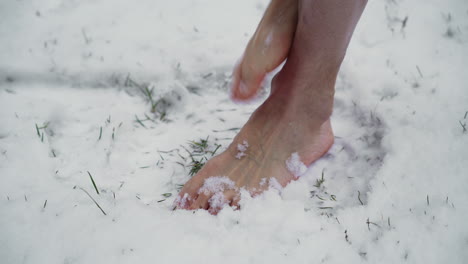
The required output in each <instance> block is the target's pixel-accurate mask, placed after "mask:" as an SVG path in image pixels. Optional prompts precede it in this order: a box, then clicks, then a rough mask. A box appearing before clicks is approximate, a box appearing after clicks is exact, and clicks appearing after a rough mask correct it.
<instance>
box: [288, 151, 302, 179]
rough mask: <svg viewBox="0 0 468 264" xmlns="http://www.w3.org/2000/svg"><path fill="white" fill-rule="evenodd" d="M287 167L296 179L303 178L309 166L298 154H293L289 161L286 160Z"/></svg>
mask: <svg viewBox="0 0 468 264" xmlns="http://www.w3.org/2000/svg"><path fill="white" fill-rule="evenodd" d="M286 167H287V168H288V171H289V172H291V173H292V174H293V175H294V177H296V178H299V177H301V176H302V175H303V174H304V173H305V172H306V171H307V166H306V165H305V164H304V163H302V161H301V157H300V156H299V154H298V153H297V152H294V153H292V154H291V156H290V157H289V159H288V160H286Z"/></svg>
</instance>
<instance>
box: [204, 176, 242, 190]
mask: <svg viewBox="0 0 468 264" xmlns="http://www.w3.org/2000/svg"><path fill="white" fill-rule="evenodd" d="M235 189H237V187H236V184H235V183H234V182H233V181H232V180H231V179H229V178H228V177H226V176H215V177H209V178H206V179H205V181H204V182H203V185H202V187H201V188H200V190H198V193H203V194H205V195H209V194H214V193H219V192H221V193H222V192H224V191H226V190H235Z"/></svg>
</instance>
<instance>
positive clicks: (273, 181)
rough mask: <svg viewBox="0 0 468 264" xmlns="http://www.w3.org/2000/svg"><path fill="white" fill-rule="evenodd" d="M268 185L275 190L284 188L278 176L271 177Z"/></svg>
mask: <svg viewBox="0 0 468 264" xmlns="http://www.w3.org/2000/svg"><path fill="white" fill-rule="evenodd" d="M268 187H269V188H270V189H274V190H277V191H281V190H283V186H281V184H280V183H279V182H278V180H277V179H276V178H274V177H271V178H270V179H269V180H268Z"/></svg>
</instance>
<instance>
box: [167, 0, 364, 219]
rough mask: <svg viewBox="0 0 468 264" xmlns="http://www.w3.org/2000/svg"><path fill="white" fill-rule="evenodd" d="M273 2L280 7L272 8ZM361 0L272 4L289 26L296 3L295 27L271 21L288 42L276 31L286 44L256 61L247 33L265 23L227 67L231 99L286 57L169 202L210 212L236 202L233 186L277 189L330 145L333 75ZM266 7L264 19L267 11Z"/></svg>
mask: <svg viewBox="0 0 468 264" xmlns="http://www.w3.org/2000/svg"><path fill="white" fill-rule="evenodd" d="M275 4H276V5H278V6H281V5H283V4H285V5H286V6H283V7H284V9H276V8H274V7H275ZM365 4H366V0H349V1H342V0H327V1H321V0H316V1H305V0H300V3H297V1H296V0H284V1H281V0H274V1H273V2H272V4H271V5H270V7H269V9H270V8H272V9H271V10H273V11H274V10H276V11H278V10H284V12H286V13H287V14H289V15H288V16H287V17H289V19H286V21H285V22H288V23H292V24H294V23H293V22H292V21H294V19H293V18H294V17H296V16H297V14H296V13H297V12H296V11H294V12H292V11H291V10H293V9H294V8H293V6H296V7H297V8H298V12H299V15H298V17H299V20H298V22H297V27H296V28H295V30H294V28H292V27H291V25H290V24H288V23H286V24H288V25H287V26H284V27H282V25H280V26H278V25H277V26H278V27H276V28H275V27H273V28H275V29H279V28H281V29H283V30H284V31H278V32H283V33H284V32H286V35H288V34H289V36H292V35H294V34H295V35H294V42H291V38H282V37H279V38H278V40H280V42H279V43H281V40H287V41H289V42H287V45H286V44H285V43H286V42H284V43H283V44H284V45H283V44H281V45H279V46H278V47H280V48H278V49H277V50H276V52H277V53H273V54H271V55H272V56H271V57H264V58H260V60H256V59H258V57H256V56H258V50H257V52H253V54H247V53H248V52H250V51H255V48H258V47H261V46H262V45H257V44H255V43H256V41H255V39H256V38H257V37H258V38H259V39H262V35H265V34H264V33H262V32H263V31H262V29H264V28H271V27H262V26H260V27H259V30H257V32H256V34H257V33H258V35H257V36H256V37H255V36H254V38H253V40H252V41H251V42H250V43H249V45H250V47H252V48H249V47H248V48H247V51H246V56H245V57H244V60H242V62H241V64H240V65H239V66H238V67H237V69H236V71H235V74H234V86H233V93H234V94H233V97H234V98H235V99H241V100H242V99H247V98H249V96H252V95H253V94H255V92H256V89H258V84H259V82H260V81H261V80H260V77H261V78H263V76H264V74H265V73H266V72H267V70H266V69H269V68H265V66H266V65H275V64H276V62H277V63H278V64H279V63H281V60H283V59H284V58H285V57H286V56H288V61H287V62H286V64H285V66H284V67H283V69H282V70H281V71H280V72H279V73H278V74H277V75H276V77H275V79H274V80H273V83H272V88H273V89H272V92H271V94H270V96H269V98H268V99H267V100H266V101H265V102H264V103H263V104H262V105H261V106H260V107H259V108H258V109H257V110H256V111H255V113H254V114H253V115H252V116H251V118H250V119H249V121H248V122H247V124H245V126H244V127H243V128H242V129H241V131H240V132H239V134H238V135H237V136H236V137H235V138H234V140H233V143H232V144H231V145H230V146H229V147H228V149H227V150H226V151H225V152H223V153H221V154H220V155H218V156H216V157H215V158H213V159H211V160H210V161H209V162H208V163H207V164H206V165H205V166H204V167H203V168H202V170H200V171H199V173H198V174H197V175H195V176H194V177H193V178H192V179H190V180H189V181H188V182H187V183H186V184H185V186H184V188H183V189H182V190H181V192H180V193H179V196H178V198H177V199H176V202H175V203H176V205H177V206H178V207H179V208H184V209H198V208H204V209H208V210H209V211H210V212H211V213H217V212H218V211H219V210H220V209H221V208H222V207H223V206H224V205H225V204H230V205H234V206H236V205H237V204H238V201H239V199H240V197H239V190H240V189H241V188H244V189H246V190H247V191H249V192H250V193H251V194H253V195H255V194H258V193H261V192H262V191H264V190H265V189H267V188H268V187H274V188H281V187H282V186H285V185H286V184H288V182H290V181H291V180H294V179H297V178H298V177H300V176H301V174H302V173H304V171H305V170H306V166H307V165H310V164H311V163H312V162H314V161H315V160H317V159H318V158H320V157H321V156H322V155H323V154H325V153H326V152H327V151H328V149H329V148H330V147H331V145H332V144H333V133H332V129H331V126H330V115H331V112H332V108H333V96H334V86H335V80H336V76H337V74H338V70H339V67H340V65H341V62H342V60H343V58H344V55H345V53H346V48H347V46H348V43H349V40H350V38H351V35H352V33H353V31H354V27H355V26H356V23H357V21H358V20H359V16H360V15H361V13H362V11H363V9H364V6H365ZM288 6H289V8H287V7H288ZM271 10H270V11H267V13H266V14H265V16H266V17H267V16H268V14H269V12H273V11H271ZM274 13H275V12H273V13H272V14H274ZM273 17H275V16H273ZM263 21H266V22H265V23H266V25H271V23H270V24H269V23H267V22H268V21H269V20H268V19H267V18H265V19H264V20H262V22H261V24H262V23H263ZM294 31H295V33H294ZM267 32H268V31H267ZM274 32H277V31H274ZM267 35H268V34H267ZM273 39H275V38H273ZM263 40H265V38H263ZM251 43H253V44H252V45H251ZM262 43H263V42H262ZM262 43H260V44H262ZM291 43H292V47H291V48H290V46H291ZM275 45H276V44H275ZM275 45H272V46H271V47H276V46H275ZM285 47H287V50H289V48H290V50H289V53H286V54H285V53H284V52H285V51H284V50H286V49H285ZM275 49H276V48H275ZM272 51H274V49H272ZM286 52H287V51H286ZM280 55H281V56H280ZM267 62H268V63H267ZM270 62H271V63H272V64H269V63H270ZM259 65H260V66H263V68H262V67H259ZM276 66H277V65H276ZM276 66H275V67H276ZM257 67H259V68H257ZM252 76H253V77H252ZM241 82H244V84H248V86H247V90H246V91H247V93H243V92H241V91H240V89H239V88H240V87H239V85H240V83H241ZM244 88H245V86H244ZM251 89H252V90H251ZM252 91H255V92H252ZM244 92H245V91H244Z"/></svg>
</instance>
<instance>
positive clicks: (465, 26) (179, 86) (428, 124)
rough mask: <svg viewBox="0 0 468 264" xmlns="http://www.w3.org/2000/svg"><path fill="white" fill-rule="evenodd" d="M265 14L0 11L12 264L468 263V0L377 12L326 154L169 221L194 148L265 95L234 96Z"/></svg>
mask: <svg viewBox="0 0 468 264" xmlns="http://www.w3.org/2000/svg"><path fill="white" fill-rule="evenodd" d="M267 4H268V2H267V1H265V0H259V1H250V0H240V1H227V0H219V1H201V0H195V1H192V0H180V1H162V0H142V1H124V0H96V1H72V0H61V1H59V0H41V1H32V0H22V1H0V37H1V41H0V180H1V182H0V262H1V263H2V264H3V263H5V264H11V263H26V264H28V263H34V264H37V263H75V264H81V263H116V264H118V263H173V264H178V263H236V264H239V263H272V264H274V263H325V264H330V263H350V264H353V263H424V264H426V263H427V264H432V263H434V264H435V263H454V264H458V263H460V264H461V263H466V259H468V251H467V250H466V249H467V245H468V242H467V241H468V226H467V225H466V220H467V219H468V192H467V186H468V174H467V171H468V163H467V160H468V147H467V146H468V132H464V129H463V126H464V124H466V123H468V117H467V116H466V112H467V111H468V90H467V85H466V84H467V83H468V75H467V74H466V69H467V68H468V63H467V59H466V58H468V45H467V44H468V43H467V42H468V13H467V11H468V3H467V1H465V0H448V1H436V0H429V1H422V0H411V1H410V0H396V1H386V0H384V1H369V3H368V6H367V7H366V10H365V12H364V14H363V16H362V18H361V21H360V22H359V25H358V28H357V29H356V32H355V34H354V36H353V39H352V40H351V44H350V47H349V49H348V51H347V55H346V58H345V61H344V62H343V65H342V67H341V69H340V74H339V78H338V80H337V83H336V92H335V103H334V110H333V116H332V120H331V121H332V126H333V130H334V132H335V135H336V136H337V137H338V139H339V140H336V143H335V145H334V146H333V147H332V149H331V150H330V151H329V153H328V154H327V155H326V156H325V157H324V158H323V159H321V160H319V161H318V162H316V163H314V164H312V165H311V166H310V167H309V169H308V170H307V172H305V173H304V174H303V175H302V176H301V177H300V178H299V180H298V181H294V182H292V183H290V184H289V185H288V186H286V187H285V188H284V189H283V190H282V191H281V192H277V191H275V190H269V191H266V192H265V193H264V194H262V195H259V196H257V197H256V198H250V197H249V195H248V194H246V195H242V200H241V202H240V207H241V210H237V211H235V210H233V209H232V208H230V207H229V206H225V208H224V209H223V210H221V212H220V213H219V214H218V215H217V216H213V215H211V214H209V213H208V212H206V211H204V210H198V211H195V212H192V211H186V210H175V211H172V203H173V201H174V200H175V199H176V198H177V194H178V189H179V188H180V184H184V183H185V182H186V181H187V180H188V179H189V178H190V177H189V176H188V168H183V167H182V166H181V165H180V164H179V163H180V162H183V160H182V159H181V157H180V156H179V155H178V154H180V155H186V152H185V151H184V150H183V149H182V148H181V147H180V145H185V144H186V143H187V142H188V141H192V140H198V139H200V138H203V139H205V138H206V137H207V136H209V140H210V142H212V143H219V144H221V145H222V147H221V148H220V149H219V150H218V152H217V153H221V152H222V151H223V150H224V149H225V148H226V147H227V146H228V145H229V144H230V143H231V142H232V139H233V138H234V136H235V135H236V132H237V131H238V130H236V129H233V128H239V127H242V125H243V124H244V123H245V122H246V121H247V119H248V118H249V116H250V114H251V113H252V111H254V109H255V108H256V107H257V106H258V105H259V104H261V103H262V99H264V98H265V96H266V95H265V96H263V97H262V98H261V99H260V100H258V101H257V102H256V103H253V104H249V105H245V104H244V105H237V104H234V103H232V102H231V101H230V100H229V99H228V95H227V94H228V91H227V89H228V84H229V81H230V77H229V76H230V74H231V69H232V66H233V64H234V62H235V61H236V59H237V58H238V57H239V55H241V54H242V51H243V50H244V48H245V45H246V43H247V42H248V40H249V38H250V36H252V34H253V32H254V31H255V27H256V25H257V23H258V21H259V20H260V18H261V16H262V14H263V12H264V10H265V7H266V6H267ZM240 15H241V16H242V19H239V16H240ZM406 17H407V18H408V19H407V20H406V23H405V26H404V27H403V21H405V18H406ZM128 75H130V78H131V79H132V80H134V81H136V82H138V83H149V84H151V85H152V87H154V90H153V92H154V96H155V99H159V98H166V99H168V101H170V105H168V106H167V107H165V108H164V109H165V110H166V118H167V120H166V121H161V120H160V116H159V115H157V114H154V113H152V112H151V109H150V108H151V107H150V105H149V104H148V101H147V98H146V97H145V96H143V95H142V93H141V92H140V90H139V88H138V87H136V86H132V85H130V84H128V82H126V80H127V76H128ZM266 83H268V82H266ZM266 88H268V87H266ZM158 107H162V105H158ZM145 114H146V115H147V116H148V117H150V118H151V120H146V117H145ZM136 116H137V117H138V119H139V120H140V121H141V120H144V121H141V122H142V123H143V124H144V126H145V127H143V126H142V125H141V124H139V123H138V122H137V121H136ZM45 123H48V126H47V128H41V129H39V136H38V135H37V131H36V127H35V125H36V124H37V125H38V127H42V126H43V125H44V124H45ZM467 128H468V125H467ZM214 130H216V131H217V132H214ZM99 138H100V139H99ZM249 141H250V142H249V143H250V144H251V145H253V144H254V142H253V141H252V140H249ZM178 162H179V163H178ZM282 162H284V161H282ZM88 171H89V172H90V173H91V175H92V176H93V178H94V180H95V182H96V185H97V189H98V190H99V192H100V194H99V195H98V194H97V192H96V191H95V189H94V186H93V185H92V183H91V181H90V177H89V175H88V173H87V172H88ZM322 172H323V179H324V182H323V183H321V185H320V188H318V187H316V186H317V184H318V182H317V180H319V179H321V177H322ZM268 184H269V183H268ZM75 186H76V188H74V187H75ZM80 188H83V189H84V190H86V191H87V192H88V193H89V194H90V195H91V196H92V197H93V198H94V199H95V200H96V202H97V203H98V204H99V205H100V206H101V207H102V209H103V210H104V212H105V213H106V215H104V214H103V213H102V212H101V211H100V209H99V208H98V207H97V206H96V204H95V203H94V202H93V201H92V200H91V199H90V198H89V197H88V196H87V195H86V193H85V192H83V191H82V190H81V189H80ZM240 192H241V193H242V190H240ZM163 194H166V196H169V195H171V196H170V197H166V196H163ZM218 198H219V197H218ZM46 201H47V202H46ZM345 232H346V233H345Z"/></svg>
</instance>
